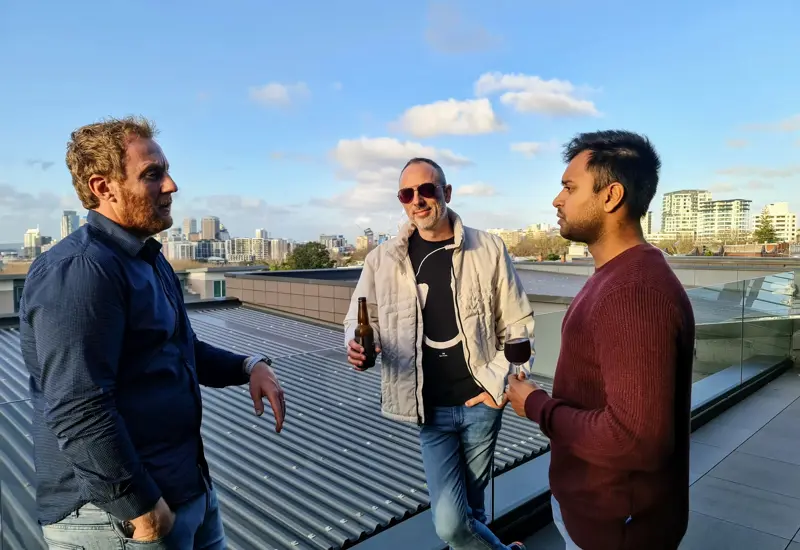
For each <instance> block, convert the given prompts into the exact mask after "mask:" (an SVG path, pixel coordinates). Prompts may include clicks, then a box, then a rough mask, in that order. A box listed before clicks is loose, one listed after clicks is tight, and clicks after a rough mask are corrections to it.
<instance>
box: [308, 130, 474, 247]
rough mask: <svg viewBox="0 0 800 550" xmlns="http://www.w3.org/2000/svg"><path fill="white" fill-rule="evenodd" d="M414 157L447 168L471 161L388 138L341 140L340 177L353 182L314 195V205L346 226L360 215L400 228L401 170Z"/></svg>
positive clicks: (337, 152) (376, 224) (377, 225)
mask: <svg viewBox="0 0 800 550" xmlns="http://www.w3.org/2000/svg"><path fill="white" fill-rule="evenodd" d="M413 157H427V158H430V159H433V160H435V161H436V162H438V163H439V164H441V165H442V167H443V168H445V171H447V169H448V168H461V167H464V166H469V165H471V164H472V161H471V160H469V159H468V158H466V157H464V156H462V155H459V154H457V153H454V152H453V151H451V150H449V149H438V148H435V147H431V146H428V145H423V144H422V143H418V142H414V141H400V140H397V139H394V138H389V137H380V138H367V137H361V138H358V139H342V140H339V143H338V144H337V145H336V147H335V148H334V149H333V151H331V158H332V159H333V161H334V162H335V163H336V164H337V165H338V168H339V170H338V176H339V178H340V179H343V180H346V181H350V182H352V183H353V184H352V185H351V186H350V187H348V188H346V189H344V190H342V191H340V192H338V193H336V194H334V195H333V196H330V197H327V198H315V199H312V200H311V201H310V203H311V205H312V206H316V207H320V208H323V209H326V210H327V212H328V213H329V212H330V210H331V209H333V210H334V211H336V212H337V213H338V214H339V215H340V216H341V217H342V222H343V223H344V224H346V225H348V224H349V225H352V224H353V223H354V220H356V219H357V218H359V217H368V218H370V224H371V225H372V226H373V227H372V229H373V230H376V231H377V230H379V229H380V230H391V231H396V230H397V224H398V223H399V222H400V221H401V218H402V206H401V205H400V203H399V202H398V200H397V188H398V181H399V178H400V170H401V169H402V168H403V166H404V165H405V163H406V162H407V161H408V160H409V159H411V158H413Z"/></svg>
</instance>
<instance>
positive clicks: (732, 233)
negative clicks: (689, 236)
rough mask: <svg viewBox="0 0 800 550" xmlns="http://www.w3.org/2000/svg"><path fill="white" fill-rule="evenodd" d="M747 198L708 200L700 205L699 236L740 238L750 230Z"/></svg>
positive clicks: (705, 237) (749, 203) (749, 202)
mask: <svg viewBox="0 0 800 550" xmlns="http://www.w3.org/2000/svg"><path fill="white" fill-rule="evenodd" d="M752 202H753V201H751V200H747V199H728V200H717V201H714V200H707V201H702V202H701V203H700V205H699V212H698V221H699V224H698V225H699V227H698V231H697V236H698V237H700V238H702V239H715V238H720V237H721V238H723V239H733V240H739V239H740V238H742V237H743V236H745V235H746V234H747V233H749V232H750V229H751V226H750V205H751V203H752Z"/></svg>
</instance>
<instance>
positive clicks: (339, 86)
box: [331, 82, 344, 92]
mask: <svg viewBox="0 0 800 550" xmlns="http://www.w3.org/2000/svg"><path fill="white" fill-rule="evenodd" d="M331 88H333V91H335V92H341V91H342V88H344V86H343V85H342V83H341V82H334V83H333V84H331Z"/></svg>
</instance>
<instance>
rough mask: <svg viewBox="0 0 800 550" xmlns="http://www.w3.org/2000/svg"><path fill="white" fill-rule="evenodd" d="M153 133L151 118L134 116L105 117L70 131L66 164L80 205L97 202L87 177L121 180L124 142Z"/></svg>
mask: <svg viewBox="0 0 800 550" xmlns="http://www.w3.org/2000/svg"><path fill="white" fill-rule="evenodd" d="M157 133H158V130H156V127H155V125H154V124H153V123H152V122H151V121H149V120H147V119H146V118H144V117H134V116H128V117H125V118H122V119H116V118H109V119H105V120H103V121H102V122H96V123H94V124H88V125H86V126H81V127H80V128H78V129H77V130H75V131H74V132H72V135H71V136H70V140H69V142H68V143H67V158H66V161H67V168H69V173H70V174H71V175H72V186H73V187H74V188H75V192H76V193H78V198H80V200H81V204H83V207H84V208H86V209H87V210H93V209H95V208H97V207H98V206H99V205H100V201H98V200H97V197H96V196H95V195H94V193H92V190H91V189H90V188H89V179H90V178H91V177H92V176H93V175H99V176H104V177H106V178H109V179H112V180H115V181H118V182H122V181H124V180H125V157H126V150H127V147H128V144H129V143H130V142H131V140H133V139H134V138H143V139H152V138H153V137H154V136H155V135H156V134H157Z"/></svg>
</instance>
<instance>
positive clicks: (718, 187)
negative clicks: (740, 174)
mask: <svg viewBox="0 0 800 550" xmlns="http://www.w3.org/2000/svg"><path fill="white" fill-rule="evenodd" d="M708 190H709V191H711V192H712V193H733V192H734V191H738V190H739V187H737V186H736V185H731V184H730V183H715V184H714V185H712V186H710V187H709V188H708Z"/></svg>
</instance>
